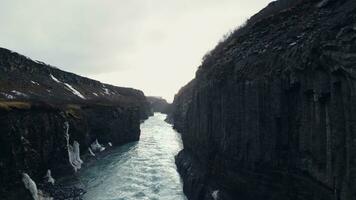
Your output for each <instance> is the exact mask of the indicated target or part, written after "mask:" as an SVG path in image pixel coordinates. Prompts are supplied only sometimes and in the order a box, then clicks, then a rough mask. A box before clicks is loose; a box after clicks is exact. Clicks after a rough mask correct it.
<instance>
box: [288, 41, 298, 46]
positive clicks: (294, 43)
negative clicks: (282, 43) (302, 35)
mask: <svg viewBox="0 0 356 200" xmlns="http://www.w3.org/2000/svg"><path fill="white" fill-rule="evenodd" d="M296 44H297V43H296V42H292V43H290V44H289V46H294V45H296Z"/></svg>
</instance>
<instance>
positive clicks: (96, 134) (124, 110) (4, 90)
mask: <svg viewBox="0 0 356 200" xmlns="http://www.w3.org/2000/svg"><path fill="white" fill-rule="evenodd" d="M152 114H153V113H152V112H151V108H150V105H149V103H148V101H147V100H146V97H145V96H144V94H143V92H142V91H139V90H135V89H131V88H123V87H116V86H112V85H108V84H103V83H100V82H98V81H94V80H91V79H88V78H85V77H81V76H78V75H75V74H72V73H68V72H64V71H62V70H59V69H58V68H56V67H53V66H50V65H47V64H44V63H42V62H39V61H34V60H31V59H29V58H27V57H25V56H22V55H20V54H18V53H15V52H12V51H10V50H7V49H4V48H1V49H0V133H1V134H0V198H1V199H19V198H21V199H32V198H31V195H30V193H29V192H28V191H27V190H26V188H25V187H24V185H23V183H22V176H23V174H24V173H25V174H27V175H28V176H29V177H31V178H32V179H33V180H34V182H36V183H41V182H42V180H43V177H44V176H45V175H46V173H47V171H48V170H50V171H51V172H52V175H53V177H61V176H68V175H69V176H70V175H73V174H74V173H75V171H77V170H80V165H81V163H82V162H83V161H82V160H81V159H80V156H84V155H90V153H93V152H91V151H94V150H95V148H99V151H101V150H103V149H104V148H105V147H106V148H109V147H111V146H118V145H122V144H125V143H128V142H133V141H137V140H139V138H140V123H141V122H142V121H143V120H145V119H147V118H148V117H149V116H150V115H152ZM89 148H90V149H89ZM93 154H94V153H93ZM84 162H85V161H84Z"/></svg>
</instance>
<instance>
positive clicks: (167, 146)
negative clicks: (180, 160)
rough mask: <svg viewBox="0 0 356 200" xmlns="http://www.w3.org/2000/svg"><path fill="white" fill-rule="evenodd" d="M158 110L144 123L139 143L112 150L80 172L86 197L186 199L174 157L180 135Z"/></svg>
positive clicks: (97, 199)
mask: <svg viewBox="0 0 356 200" xmlns="http://www.w3.org/2000/svg"><path fill="white" fill-rule="evenodd" d="M165 117H166V115H164V114H160V113H155V115H154V116H152V117H150V118H149V119H147V120H146V121H145V122H144V123H142V124H141V137H140V141H139V142H135V143H130V144H126V145H124V146H121V147H117V148H115V149H112V150H109V151H110V153H107V154H105V155H102V156H99V157H98V158H97V160H95V161H93V162H91V163H90V164H88V165H85V166H83V168H82V169H81V170H80V172H79V173H78V174H77V181H79V182H80V185H81V187H83V188H84V189H85V190H86V191H87V193H86V194H85V195H84V199H85V200H131V199H132V200H136V199H137V200H139V199H145V200H146V199H147V200H185V199H186V197H185V196H184V194H183V191H182V181H181V179H180V177H179V174H178V173H177V171H176V166H175V163H174V156H175V155H176V154H177V153H178V151H179V150H181V149H182V142H181V137H180V134H179V133H177V132H176V131H175V130H174V129H173V128H172V126H171V125H170V124H168V123H166V122H165V121H164V119H165Z"/></svg>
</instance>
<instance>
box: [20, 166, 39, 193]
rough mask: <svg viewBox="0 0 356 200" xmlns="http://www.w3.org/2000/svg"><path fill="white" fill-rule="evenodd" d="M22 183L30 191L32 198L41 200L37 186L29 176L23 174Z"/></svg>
mask: <svg viewBox="0 0 356 200" xmlns="http://www.w3.org/2000/svg"><path fill="white" fill-rule="evenodd" d="M22 182H23V184H24V185H25V188H26V189H27V190H29V191H30V193H31V195H32V198H33V199H34V200H39V198H38V190H37V185H36V183H35V182H34V181H33V180H32V179H31V177H30V176H29V175H28V174H26V173H22Z"/></svg>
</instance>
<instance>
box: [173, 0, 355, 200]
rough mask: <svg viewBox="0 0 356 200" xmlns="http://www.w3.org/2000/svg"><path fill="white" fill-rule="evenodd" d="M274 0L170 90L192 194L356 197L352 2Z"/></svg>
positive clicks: (305, 199) (297, 199) (244, 198)
mask: <svg viewBox="0 0 356 200" xmlns="http://www.w3.org/2000/svg"><path fill="white" fill-rule="evenodd" d="M279 2H283V6H281V5H282V4H281V3H278V2H276V3H272V4H270V5H269V6H268V7H267V8H265V9H264V10H262V12H261V13H259V14H257V15H255V16H254V17H253V18H251V19H252V20H251V21H249V22H248V24H247V25H246V26H245V27H242V28H241V29H239V30H237V31H235V32H234V33H232V35H231V36H230V37H228V38H227V39H226V40H225V41H223V42H222V43H220V44H219V45H218V46H217V47H216V48H215V49H214V50H213V51H212V52H210V53H209V54H208V55H207V56H206V57H205V59H204V61H203V63H202V65H201V66H200V67H199V70H198V71H197V73H196V78H195V79H194V80H193V82H194V84H191V83H190V84H189V85H188V86H186V87H185V89H182V90H181V91H180V92H179V93H178V94H177V95H176V98H175V100H174V103H173V105H174V107H175V109H174V112H173V116H178V117H174V123H175V126H176V127H179V128H178V130H180V131H181V132H182V139H183V143H184V150H183V151H181V152H180V153H179V155H177V157H176V164H177V166H178V170H179V172H180V174H181V175H182V177H183V180H184V191H185V193H186V195H187V196H188V197H189V199H193V200H195V199H241V200H251V199H254V200H287V199H290V200H292V199H293V200H335V199H340V200H352V199H356V162H355V161H356V135H355V134H356V114H355V113H356V96H355V95H356V90H355V87H356V73H355V66H356V53H355V52H356V2H355V1H354V0H323V1H319V0H300V1H279ZM276 5H278V6H279V7H276ZM187 88H188V89H187ZM182 108H184V109H182Z"/></svg>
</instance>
